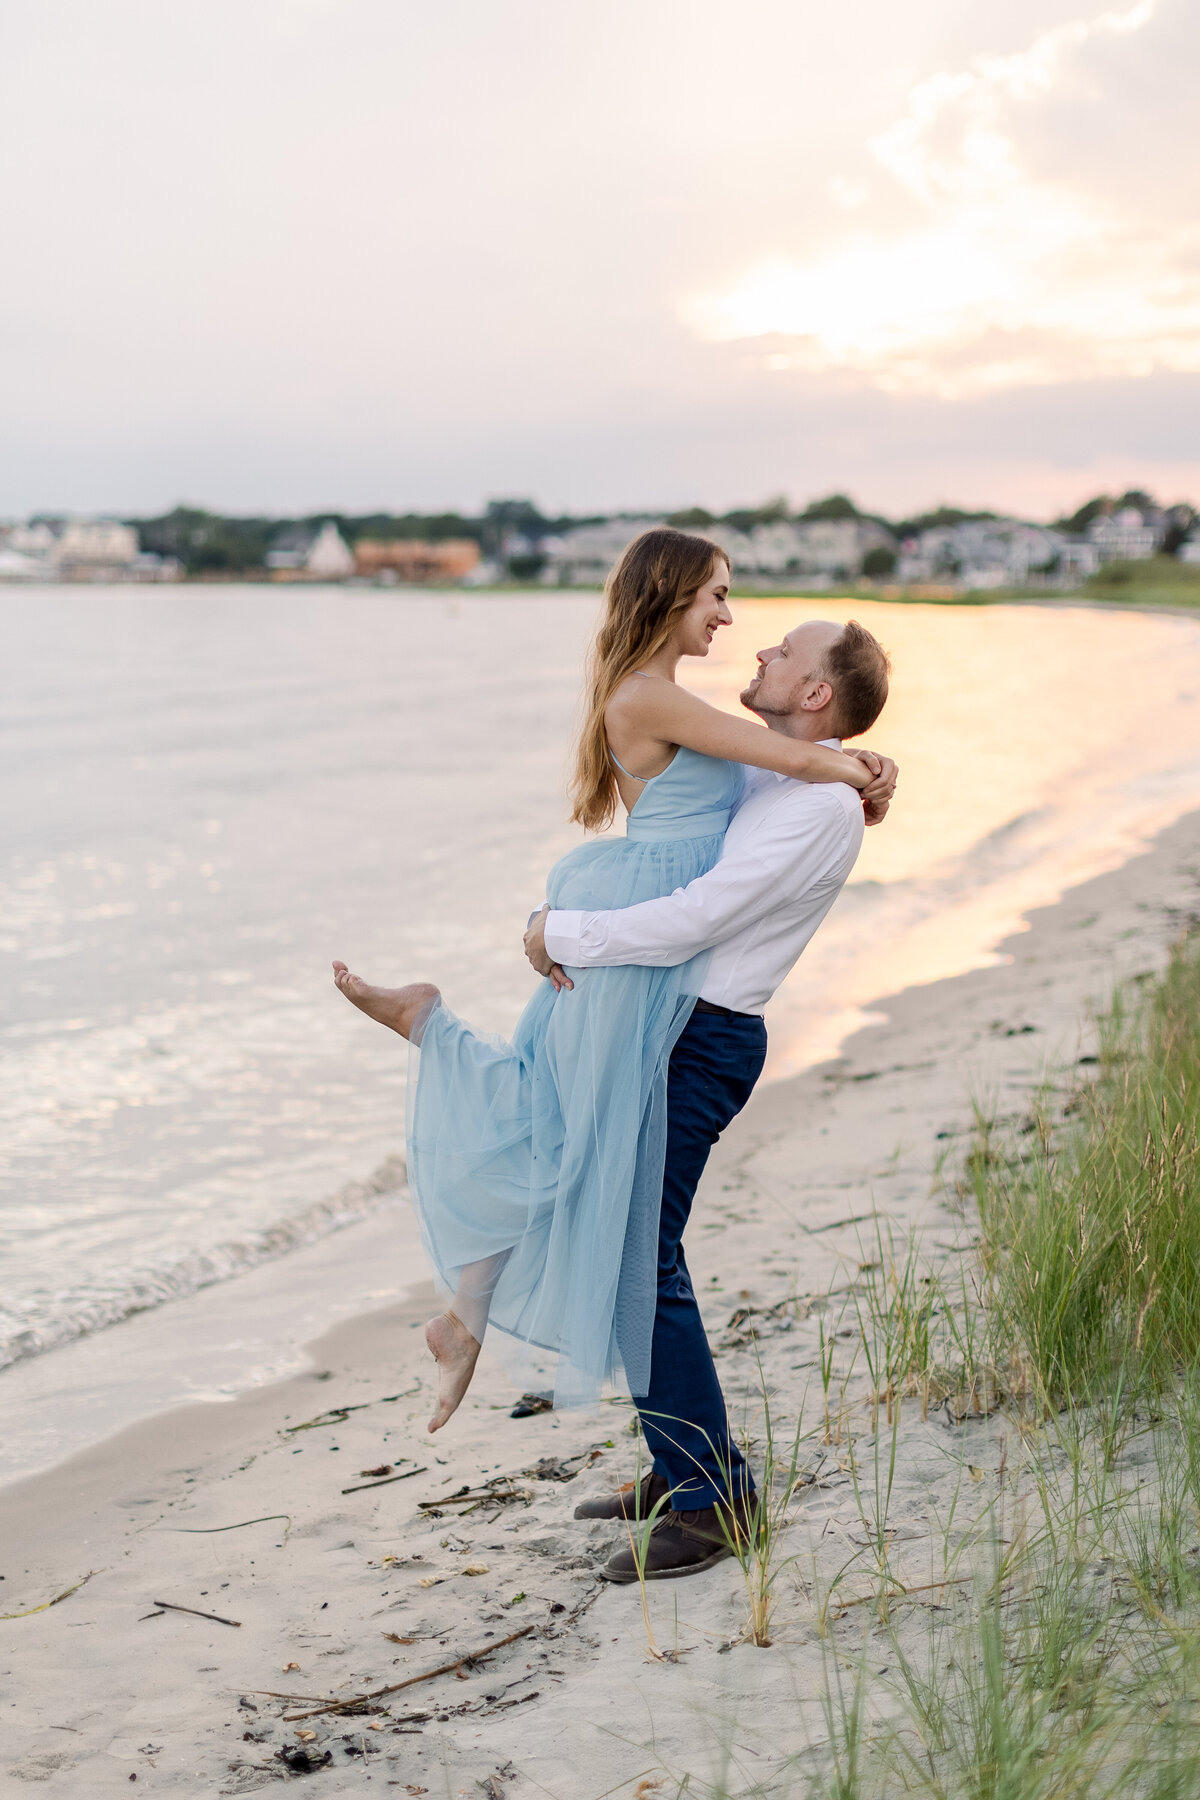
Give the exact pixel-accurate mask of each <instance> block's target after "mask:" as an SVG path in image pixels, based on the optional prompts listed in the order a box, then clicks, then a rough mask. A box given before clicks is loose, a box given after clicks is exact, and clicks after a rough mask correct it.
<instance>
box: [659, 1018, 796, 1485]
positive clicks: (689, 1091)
mask: <svg viewBox="0 0 1200 1800" xmlns="http://www.w3.org/2000/svg"><path fill="white" fill-rule="evenodd" d="M766 1055H767V1028H766V1026H765V1025H764V1024H763V1022H762V1020H761V1019H758V1018H751V1017H747V1016H746V1015H744V1014H743V1015H741V1016H738V1017H735V1018H732V1019H726V1018H723V1017H721V1015H720V1014H718V1013H703V1012H694V1013H693V1014H692V1016H691V1018H690V1019H689V1020H688V1023H687V1025H686V1026H685V1027H684V1030H683V1031H682V1032H681V1034H680V1037H679V1041H678V1043H677V1044H676V1046H675V1049H674V1051H673V1052H672V1055H671V1062H670V1066H669V1068H668V1071H667V1156H666V1168H665V1171H664V1175H663V1196H662V1212H661V1215H660V1220H659V1236H658V1307H657V1311H656V1312H655V1316H654V1340H653V1348H652V1351H651V1358H650V1392H649V1393H648V1394H646V1395H645V1396H644V1397H640V1396H639V1397H637V1408H638V1412H639V1414H640V1416H641V1421H642V1431H643V1433H644V1435H645V1439H646V1446H647V1448H648V1449H649V1451H650V1453H651V1455H652V1456H653V1458H654V1468H655V1472H656V1473H657V1474H659V1475H663V1476H665V1477H666V1479H667V1480H668V1481H669V1482H670V1484H671V1486H672V1488H677V1489H680V1490H682V1491H681V1492H680V1494H679V1496H678V1497H677V1499H676V1500H675V1502H674V1504H675V1505H676V1507H678V1508H681V1509H686V1508H690V1507H702V1506H713V1505H715V1504H716V1502H717V1501H718V1500H720V1499H726V1498H728V1495H729V1491H730V1484H731V1482H732V1484H733V1486H734V1489H735V1491H736V1490H737V1489H739V1488H741V1489H742V1490H744V1491H745V1492H750V1491H751V1490H752V1489H753V1486H754V1480H753V1477H752V1476H751V1474H750V1471H749V1470H748V1469H747V1468H746V1466H745V1461H744V1459H743V1457H742V1454H741V1452H740V1451H739V1450H738V1448H737V1446H736V1445H735V1444H734V1443H733V1442H732V1440H731V1439H730V1436H729V1422H728V1419H727V1416H726V1412H725V1397H724V1395H723V1394H722V1392H721V1384H720V1382H719V1381H718V1380H717V1371H716V1369H715V1368H714V1367H713V1359H712V1351H711V1350H710V1349H709V1347H708V1336H707V1334H706V1332H705V1330H704V1326H703V1324H702V1322H701V1319H700V1309H699V1307H698V1306H697V1304H696V1296H695V1294H694V1293H693V1291H692V1278H691V1276H690V1275H689V1274H688V1267H687V1262H686V1261H685V1259H684V1254H683V1232H684V1227H685V1226H686V1224H687V1222H688V1216H689V1214H690V1213H691V1210H692V1200H693V1198H694V1196H695V1193H696V1186H697V1184H698V1182H699V1180H700V1177H701V1175H702V1174H703V1173H704V1165H705V1163H706V1162H707V1161H708V1153H709V1151H710V1150H711V1149H712V1147H713V1145H714V1144H715V1143H716V1141H717V1139H718V1138H719V1137H720V1135H721V1133H722V1131H724V1129H725V1127H726V1125H728V1123H729V1121H730V1120H731V1119H732V1118H734V1117H735V1115H736V1114H738V1113H739V1112H741V1110H742V1108H743V1106H745V1104H746V1102H747V1100H748V1099H749V1098H750V1093H751V1090H752V1089H753V1087H754V1084H755V1082H756V1081H757V1080H758V1078H759V1076H760V1075H761V1073H762V1067H763V1063H764V1061H765V1060H766Z"/></svg>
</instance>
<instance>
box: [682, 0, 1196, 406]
mask: <svg viewBox="0 0 1200 1800" xmlns="http://www.w3.org/2000/svg"><path fill="white" fill-rule="evenodd" d="M1155 12H1156V0H1141V3H1140V4H1138V5H1136V6H1134V7H1132V8H1131V9H1129V10H1127V11H1124V12H1105V13H1102V14H1100V15H1099V16H1097V17H1095V18H1092V19H1080V20H1074V21H1070V22H1068V23H1065V24H1060V25H1057V26H1055V27H1053V28H1051V29H1049V30H1046V31H1043V32H1041V33H1039V34H1038V35H1037V36H1036V37H1035V38H1034V39H1033V41H1032V42H1031V43H1030V44H1029V45H1028V47H1027V48H1025V49H1023V50H1020V51H1018V52H1016V53H1014V54H1010V55H996V54H983V55H978V56H976V57H974V58H973V59H972V60H971V61H970V62H969V63H968V64H967V65H966V67H964V68H961V69H957V70H951V71H942V72H939V73H937V74H935V75H933V76H931V77H929V78H927V79H925V80H923V81H921V82H919V83H918V84H917V85H916V86H914V87H913V88H912V89H911V91H910V93H909V96H908V107H907V110H906V111H905V113H904V114H903V115H902V116H901V117H900V118H898V119H896V120H895V121H894V122H893V123H892V124H891V125H889V126H888V127H887V128H886V129H885V130H883V131H880V132H878V133H877V134H876V135H874V136H873V137H871V138H870V139H869V140H868V144H867V149H868V151H869V154H870V157H871V159H872V161H873V162H874V164H875V166H876V169H877V170H878V171H880V172H881V173H882V175H883V177H884V178H885V185H886V187H887V190H888V191H887V194H886V196H885V197H884V198H883V199H882V200H881V199H880V198H879V197H878V196H875V197H874V203H873V204H872V206H871V207H870V208H869V209H868V208H867V207H866V206H865V201H866V198H867V195H866V187H865V183H864V182H863V181H862V179H861V178H859V179H857V180H856V179H855V178H853V177H850V176H841V177H834V178H833V180H832V181H831V183H830V192H831V196H832V197H833V198H834V199H835V201H836V202H838V203H839V204H840V205H841V206H842V207H843V208H845V207H846V206H847V204H848V203H850V204H854V205H857V207H858V208H859V212H858V216H857V217H856V219H855V222H854V225H853V226H852V227H845V226H844V227H842V229H841V232H840V235H838V236H837V238H836V239H835V240H834V241H833V242H832V243H831V244H830V246H829V247H828V248H827V249H826V250H825V251H824V252H818V253H817V254H815V255H813V256H810V257H808V258H806V259H803V260H798V259H795V258H793V257H786V256H776V257H774V258H772V259H771V260H769V261H767V262H764V263H762V264H760V265H759V266H758V267H757V268H755V269H753V270H751V271H750V272H749V273H748V274H747V276H746V277H745V278H744V279H743V280H742V281H740V282H739V283H738V284H737V285H736V286H735V287H734V288H732V289H731V290H730V291H727V292H724V293H717V294H706V295H700V296H698V297H695V298H693V299H690V300H688V301H687V302H686V303H685V304H684V306H683V308H682V315H683V318H684V321H685V322H686V323H687V324H688V325H689V326H690V327H691V329H692V330H693V331H694V332H695V333H696V334H697V335H698V336H699V337H701V338H703V339H707V340H709V341H718V342H727V343H728V342H739V341H746V342H747V343H748V344H749V345H750V346H751V352H750V354H751V360H757V361H758V362H759V364H760V366H765V367H767V368H770V369H779V370H782V369H796V370H802V371H806V372H811V373H826V372H831V371H843V372H850V373H853V374H856V375H858V376H859V377H861V378H863V379H865V380H866V381H867V382H868V383H869V384H870V385H872V386H874V387H876V388H878V389H881V390H883V391H884V392H887V393H893V394H931V395H936V396H938V397H940V398H944V399H960V398H962V397H964V396H968V395H972V394H984V393H988V392H994V391H997V390H1002V389H1005V388H1012V387H1031V386H1039V385H1047V384H1058V383H1062V382H1080V381H1092V380H1110V379H1112V378H1114V377H1115V378H1121V377H1125V378H1128V377H1138V376H1144V375H1147V374H1149V373H1151V372H1152V371H1154V370H1174V371H1187V372H1195V371H1198V370H1200V254H1198V253H1200V230H1198V229H1197V227H1196V226H1195V225H1193V224H1192V223H1190V221H1188V222H1182V223H1175V222H1170V221H1164V220H1161V219H1155V218H1152V217H1147V214H1146V210H1145V209H1144V208H1140V207H1138V206H1137V205H1136V203H1135V202H1134V201H1133V200H1132V199H1127V200H1125V201H1124V202H1122V201H1120V200H1118V199H1116V198H1114V197H1113V196H1112V195H1111V194H1110V193H1108V192H1106V191H1097V188H1096V184H1095V178H1094V176H1092V179H1091V180H1090V181H1089V175H1090V174H1091V171H1090V169H1089V167H1088V165H1087V161H1086V158H1085V159H1084V165H1083V167H1081V168H1080V169H1078V170H1074V171H1072V170H1070V169H1063V170H1060V171H1059V172H1058V173H1057V174H1055V175H1054V176H1052V177H1049V176H1044V175H1042V174H1041V173H1040V172H1039V170H1038V168H1037V167H1036V159H1035V158H1034V157H1033V156H1032V155H1031V154H1028V153H1023V145H1022V137H1023V135H1025V136H1027V137H1029V138H1032V137H1033V136H1034V135H1035V132H1034V131H1033V130H1031V126H1034V125H1040V122H1041V118H1042V117H1043V116H1044V111H1045V109H1046V108H1047V107H1050V108H1053V107H1055V106H1057V105H1061V104H1063V103H1065V101H1066V100H1067V99H1068V98H1069V99H1070V101H1071V103H1072V105H1074V106H1077V105H1078V104H1079V101H1080V97H1081V92H1082V94H1083V95H1084V96H1085V97H1086V99H1087V100H1088V101H1089V102H1090V103H1091V104H1092V105H1093V106H1101V107H1102V106H1103V105H1104V104H1105V103H1106V99H1107V89H1106V84H1107V87H1108V88H1111V87H1112V86H1117V85H1119V83H1120V77H1121V48H1122V44H1123V41H1125V40H1128V39H1130V38H1131V37H1132V36H1133V35H1134V34H1137V33H1141V32H1144V31H1145V30H1146V28H1147V27H1148V26H1150V25H1151V24H1152V22H1153V21H1154V18H1155ZM1105 49H1106V50H1107V51H1108V55H1107V57H1105V56H1103V55H1102V56H1100V57H1099V58H1097V56H1096V54H1095V53H1096V51H1097V50H1105ZM1113 52H1116V55H1114V54H1113ZM1146 124H1147V126H1148V127H1149V124H1150V121H1146ZM851 197H853V198H852V199H851ZM864 214H867V215H868V216H866V217H864Z"/></svg>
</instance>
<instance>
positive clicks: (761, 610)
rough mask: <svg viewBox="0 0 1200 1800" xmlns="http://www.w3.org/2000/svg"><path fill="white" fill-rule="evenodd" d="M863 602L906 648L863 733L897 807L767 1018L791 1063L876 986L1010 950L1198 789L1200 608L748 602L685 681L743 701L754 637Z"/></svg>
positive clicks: (783, 1070)
mask: <svg viewBox="0 0 1200 1800" xmlns="http://www.w3.org/2000/svg"><path fill="white" fill-rule="evenodd" d="M814 617H817V618H829V619H833V620H838V621H843V620H845V619H848V618H857V619H860V620H861V621H862V623H863V624H864V625H866V626H867V627H868V628H869V629H870V630H871V631H873V632H874V633H875V634H876V636H877V637H878V638H879V639H880V641H881V642H882V643H883V644H884V645H885V647H886V648H887V649H888V651H889V652H890V654H891V657H892V682H891V695H890V698H889V700H888V704H887V707H886V709H885V711H884V714H883V717H882V718H881V719H880V721H879V723H878V725H877V726H876V727H875V729H874V730H873V731H871V732H870V733H869V734H868V737H867V738H866V739H865V740H864V741H865V742H868V743H870V744H871V745H873V746H874V747H876V748H879V749H882V750H886V751H887V752H888V754H889V755H891V756H894V757H895V758H896V760H897V761H898V762H899V764H900V767H901V780H900V787H899V790H898V793H897V798H896V801H895V804H894V806H893V809H892V812H891V814H890V816H889V818H888V819H887V821H886V822H885V823H884V824H883V825H882V826H881V827H879V828H878V829H875V830H872V831H869V832H868V833H867V835H866V839H865V841H864V845H863V850H862V854H861V856H860V858H859V861H858V865H857V867H856V869H855V872H854V875H853V876H852V878H851V883H850V886H849V888H848V889H847V892H846V894H845V895H844V896H843V898H842V900H841V901H840V902H839V903H838V905H837V907H835V909H834V911H833V913H832V914H831V915H830V918H829V919H828V921H827V922H826V924H825V925H824V927H823V928H822V931H821V933H820V935H819V936H818V937H817V939H816V940H815V941H814V943H813V945H812V947H811V948H810V950H809V951H808V953H807V955H806V957H805V959H804V960H803V961H802V962H801V964H800V965H799V967H798V968H797V970H796V971H795V972H794V974H793V976H792V978H791V980H790V981H789V982H788V983H787V985H786V987H785V988H784V989H783V990H782V992H781V993H780V994H779V995H778V996H777V997H776V999H775V1001H774V1002H773V1003H772V1006H771V1010H770V1014H769V1021H768V1022H769V1025H770V1030H771V1062H770V1064H769V1072H770V1073H771V1074H772V1075H774V1076H775V1077H777V1078H778V1077H779V1076H782V1075H785V1074H787V1073H789V1072H791V1071H792V1070H794V1069H796V1068H798V1067H801V1066H804V1065H808V1064H811V1063H813V1062H815V1061H819V1060H821V1058H822V1057H824V1056H826V1055H829V1054H831V1053H833V1052H834V1051H835V1050H836V1048H837V1045H838V1043H839V1041H840V1040H841V1039H842V1038H843V1037H844V1036H845V1033H846V1031H847V1028H848V1027H849V1026H851V1025H852V1024H853V1023H855V1022H856V1021H860V1020H861V1018H862V1016H863V1014H862V1009H863V1008H864V1007H865V1006H866V1005H867V1004H868V1003H869V1002H870V1001H872V1000H874V999H876V998H878V997H880V996H883V995H887V994H889V993H896V992H897V991H899V990H900V989H902V988H905V987H910V986H912V985H914V984H917V983H923V982H928V981H936V980H939V979H942V978H944V977H946V976H950V975H956V974H960V973H962V972H963V971H965V970H967V969H972V968H978V967H981V966H984V965H986V964H987V963H989V962H992V961H995V960H996V952H995V946H996V945H997V944H998V943H999V942H1000V941H1001V940H1002V939H1003V938H1004V937H1006V936H1008V935H1009V934H1010V933H1011V932H1013V931H1015V930H1019V929H1020V928H1021V923H1022V916H1023V914H1024V913H1025V912H1027V911H1028V910H1029V909H1030V908H1031V907H1036V906H1042V905H1046V904H1048V903H1049V902H1051V901H1053V900H1054V899H1056V898H1057V897H1058V896H1059V895H1060V894H1062V893H1063V892H1064V890H1065V889H1066V888H1068V887H1071V886H1074V885H1075V884H1076V883H1078V882H1080V881H1084V880H1087V879H1088V878H1089V877H1090V876H1093V875H1097V874H1100V873H1102V872H1103V871H1104V870H1106V869H1112V868H1115V867H1117V866H1119V864H1120V863H1121V862H1123V861H1124V860H1125V858H1126V857H1127V856H1128V855H1129V854H1130V853H1131V851H1133V850H1135V849H1137V848H1138V847H1139V846H1141V845H1143V844H1145V843H1146V842H1147V841H1148V840H1149V838H1150V837H1152V836H1153V835H1154V834H1155V833H1156V832H1157V831H1159V830H1161V829H1162V828H1163V827H1164V826H1165V825H1167V824H1169V823H1170V822H1171V821H1172V820H1173V819H1175V818H1177V817H1179V816H1180V814H1181V813H1183V812H1185V811H1187V810H1188V809H1189V808H1190V807H1192V806H1196V805H1200V705H1197V701H1198V699H1200V623H1197V622H1193V621H1192V620H1191V619H1184V618H1174V617H1167V616H1154V617H1148V616H1146V615H1145V614H1135V613H1132V612H1120V611H1114V612H1113V613H1111V614H1101V613H1099V612H1097V611H1095V610H1093V609H1087V608H1077V607H1036V608H1035V607H1029V606H990V607H945V606H925V605H911V606H896V605H883V604H872V603H869V602H864V601H852V602H851V601H843V600H833V599H808V600H740V601H735V602H734V623H733V625H732V626H731V627H729V628H727V629H726V630H724V631H722V632H720V633H719V634H718V637H717V640H716V642H715V644H714V647H713V651H712V654H711V655H710V657H709V658H708V660H707V662H705V663H704V664H702V665H688V666H687V667H688V672H687V675H686V676H685V679H686V681H687V683H688V685H689V686H692V687H694V688H696V690H697V691H699V692H702V693H703V694H704V695H705V697H706V698H707V699H710V700H712V701H713V702H715V703H716V704H718V705H722V706H727V707H733V706H735V705H736V704H737V694H738V691H739V689H740V688H741V687H742V686H743V685H744V684H745V682H746V680H747V679H748V678H749V676H750V675H751V674H752V673H753V670H754V656H755V652H756V651H757V650H759V649H762V648H764V647H766V646H769V645H771V644H774V643H777V642H778V641H779V638H780V637H781V636H782V635H783V633H784V632H786V631H787V630H788V629H790V627H791V626H792V625H794V624H796V623H798V622H799V621H800V620H802V619H805V618H814Z"/></svg>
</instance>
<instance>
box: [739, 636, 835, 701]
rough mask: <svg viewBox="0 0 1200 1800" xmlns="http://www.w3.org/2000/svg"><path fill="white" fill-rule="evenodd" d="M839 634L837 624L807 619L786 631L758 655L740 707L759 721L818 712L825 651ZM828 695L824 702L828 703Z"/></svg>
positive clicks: (830, 697) (822, 685)
mask: <svg viewBox="0 0 1200 1800" xmlns="http://www.w3.org/2000/svg"><path fill="white" fill-rule="evenodd" d="M841 634H842V628H841V626H840V625H832V624H830V623H829V621H828V620H827V619H810V620H809V621H808V622H807V624H804V625H797V626H796V629H795V630H794V631H789V632H788V634H787V636H786V637H785V638H784V639H783V642H782V643H779V644H772V646H771V648H770V649H769V650H760V651H759V652H758V672H757V674H756V675H755V677H754V679H753V681H752V682H751V683H750V685H749V687H747V688H744V689H743V690H742V694H741V702H742V705H743V706H746V707H749V709H750V711H751V712H755V713H758V714H759V716H760V717H761V718H764V719H765V718H787V717H789V716H790V715H791V714H793V713H796V712H800V711H803V710H811V711H814V712H819V711H821V710H822V709H823V708H822V696H821V695H820V693H819V692H818V690H819V689H820V688H821V687H827V686H828V684H827V683H826V682H825V681H824V678H823V677H822V675H821V672H820V671H821V668H822V666H823V664H824V660H825V655H826V652H827V651H829V650H830V649H831V648H832V647H833V645H834V644H835V643H836V642H837V640H838V638H839V637H840V636H841ZM831 700H832V695H828V696H827V697H826V698H825V699H824V705H825V706H828V705H829V704H830V703H831Z"/></svg>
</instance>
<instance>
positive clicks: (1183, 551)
mask: <svg viewBox="0 0 1200 1800" xmlns="http://www.w3.org/2000/svg"><path fill="white" fill-rule="evenodd" d="M1178 555H1179V560H1180V562H1185V563H1200V526H1197V527H1196V528H1195V529H1193V530H1192V531H1190V532H1189V533H1188V535H1187V537H1185V538H1184V540H1183V542H1182V544H1180V546H1179V551H1178Z"/></svg>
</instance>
